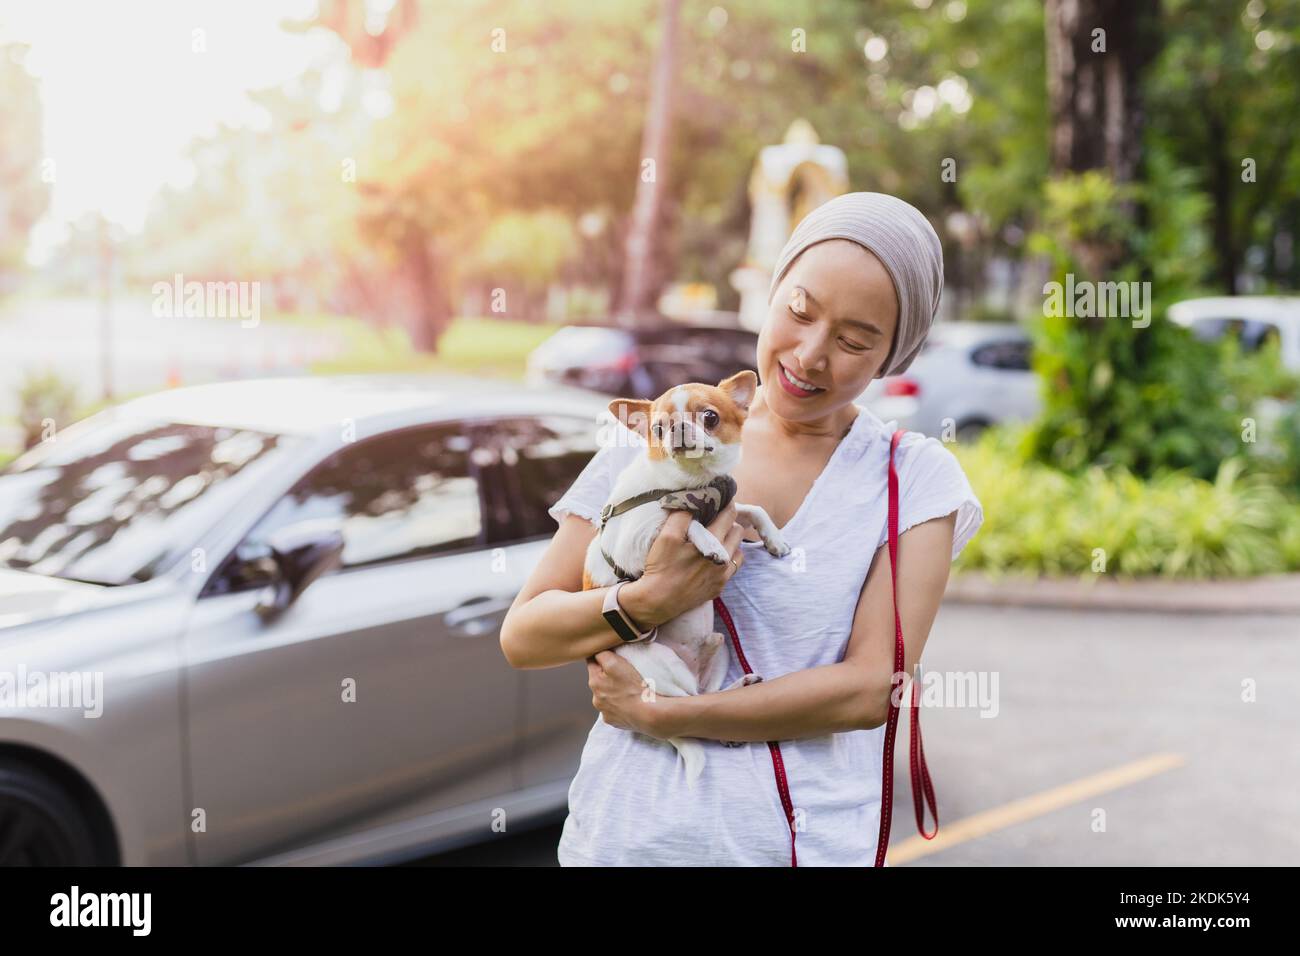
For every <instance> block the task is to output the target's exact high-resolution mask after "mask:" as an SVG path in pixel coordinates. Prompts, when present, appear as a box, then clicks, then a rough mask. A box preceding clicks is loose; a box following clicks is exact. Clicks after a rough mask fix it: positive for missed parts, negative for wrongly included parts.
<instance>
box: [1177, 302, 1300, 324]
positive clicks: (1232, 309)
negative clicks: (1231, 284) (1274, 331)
mask: <svg viewBox="0 0 1300 956" xmlns="http://www.w3.org/2000/svg"><path fill="white" fill-rule="evenodd" d="M1169 318H1170V319H1172V320H1173V321H1175V322H1178V323H1179V324H1182V325H1186V324H1187V323H1188V322H1196V321H1199V320H1201V319H1269V320H1271V321H1274V322H1279V323H1281V322H1285V323H1289V324H1300V296H1293V295H1216V296H1205V297H1204V298H1200V299H1184V300H1183V301H1182V302H1175V303H1174V304H1173V305H1171V306H1170V307H1169Z"/></svg>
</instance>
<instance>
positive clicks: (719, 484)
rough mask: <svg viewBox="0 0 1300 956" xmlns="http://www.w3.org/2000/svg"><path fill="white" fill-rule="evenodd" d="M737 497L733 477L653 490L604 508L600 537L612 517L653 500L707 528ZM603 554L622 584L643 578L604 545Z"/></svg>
mask: <svg viewBox="0 0 1300 956" xmlns="http://www.w3.org/2000/svg"><path fill="white" fill-rule="evenodd" d="M734 497H736V479H735V478H732V477H731V476H730V475H719V476H718V477H717V478H714V479H713V480H712V481H710V482H709V483H708V484H707V485H702V486H701V487H699V488H651V489H650V490H649V491H643V492H641V493H640V494H639V495H633V496H632V497H631V498H624V499H623V500H622V501H620V502H618V503H617V504H607V505H605V507H604V508H601V509H600V530H599V531H598V532H597V535H601V534H603V533H604V531H605V525H606V523H608V521H609V519H610V518H613V517H615V516H617V515H621V514H623V513H624V512H625V511H631V510H632V509H633V508H638V507H640V506H641V505H648V504H650V502H652V501H655V502H658V503H659V505H660V507H662V508H663V509H664V510H665V511H689V512H690V513H691V515H692V516H693V517H694V518H695V520H696V521H698V522H699V523H700V524H702V525H705V526H706V527H707V526H708V525H709V524H710V523H712V521H713V519H714V518H716V517H717V516H718V513H719V512H720V511H722V509H723V508H725V507H727V505H728V504H730V502H731V499H732V498H734ZM600 553H601V555H603V556H604V558H605V561H606V563H608V564H609V566H610V567H611V568H612V569H613V571H614V573H615V574H616V575H617V576H618V579H619V580H620V581H635V580H636V579H637V578H639V577H641V574H640V573H638V574H629V573H628V572H626V571H624V570H623V569H622V568H620V567H619V566H618V565H617V564H615V563H614V559H613V558H611V557H610V556H609V552H608V551H606V550H605V548H604V546H603V545H602V546H601V549H600ZM642 573H644V572H642Z"/></svg>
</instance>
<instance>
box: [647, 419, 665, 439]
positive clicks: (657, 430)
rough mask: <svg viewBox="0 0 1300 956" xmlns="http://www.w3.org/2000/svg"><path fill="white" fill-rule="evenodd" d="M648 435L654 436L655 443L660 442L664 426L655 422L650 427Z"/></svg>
mask: <svg viewBox="0 0 1300 956" xmlns="http://www.w3.org/2000/svg"><path fill="white" fill-rule="evenodd" d="M650 434H652V435H654V437H655V440H656V441H662V440H663V437H664V426H663V425H662V424H660V423H659V422H655V423H654V424H653V425H652V426H651V427H650Z"/></svg>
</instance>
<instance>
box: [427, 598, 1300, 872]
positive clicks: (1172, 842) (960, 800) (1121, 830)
mask: <svg viewBox="0 0 1300 956" xmlns="http://www.w3.org/2000/svg"><path fill="white" fill-rule="evenodd" d="M925 657H926V667H927V668H928V669H929V671H930V672H931V673H932V674H933V673H941V674H944V675H957V674H964V673H972V674H974V675H976V679H978V675H979V673H980V672H984V674H985V685H984V686H985V688H986V689H987V690H989V691H990V692H991V691H992V688H993V687H994V684H993V682H992V677H993V675H994V674H996V675H997V684H996V691H997V692H996V695H995V696H994V695H991V694H990V696H988V697H986V698H984V699H981V700H968V701H967V705H966V706H962V707H958V706H952V704H953V703H954V702H956V701H957V698H956V697H954V696H949V697H948V698H947V700H945V701H943V703H945V704H947V705H948V706H934V707H925V706H923V708H922V718H921V725H922V727H923V730H924V736H923V741H924V746H925V754H926V759H927V763H928V765H929V768H930V772H931V776H932V779H933V783H934V787H935V790H936V792H937V796H938V805H939V821H940V832H939V836H938V838H936V839H935V840H934V841H926V840H923V839H921V838H920V837H919V836H918V835H917V833H916V824H915V816H914V811H913V807H912V794H911V787H910V785H909V779H908V777H909V772H908V752H907V738H908V724H907V717H906V713H905V714H904V717H903V719H902V720H901V721H900V722H899V725H898V731H897V741H896V745H895V746H896V758H895V769H894V774H895V780H896V787H895V797H894V817H893V833H892V837H891V841H890V865H891V866H900V865H901V866H1052V865H1083V866H1095V865H1114V866H1131V867H1140V866H1153V865H1169V866H1189V865H1212V866H1284V865H1292V866H1294V865H1296V864H1298V863H1300V798H1297V796H1296V794H1297V792H1300V744H1297V742H1296V731H1297V729H1300V694H1298V693H1297V691H1298V690H1300V617H1285V616H1275V615H1258V616H1246V617H1230V616H1222V615H1212V614H1141V613H1127V612H1073V611H1057V610H1044V609H1026V608H1003V607H984V606H973V605H958V604H945V605H944V606H943V608H942V609H941V611H940V613H939V617H938V619H937V621H936V623H935V630H934V632H933V635H932V637H931V640H930V642H929V644H928V646H927V648H926V654H925ZM934 679H935V678H934V677H929V678H926V677H924V676H923V678H922V681H923V685H922V686H929V685H926V684H925V683H924V682H925V681H927V680H934ZM967 686H968V687H971V686H973V687H978V684H977V683H976V684H968V685H967ZM1248 692H1251V693H1253V696H1254V700H1253V701H1252V700H1247V699H1244V697H1245V696H1248ZM993 701H996V712H994V710H993V708H992V707H990V706H988V705H989V704H990V703H991V702H993ZM981 711H984V712H987V713H990V714H992V716H988V717H984V716H981ZM791 786H792V788H797V786H798V782H797V781H793V780H792V781H791ZM776 825H780V822H779V821H778V822H777V824H776ZM927 826H932V823H931V821H929V819H928V818H927ZM559 835H560V826H559V824H558V823H557V824H554V825H551V826H548V827H543V828H541V829H538V830H534V831H531V832H529V833H525V834H511V835H509V836H505V835H503V836H502V837H501V839H500V840H499V841H494V842H492V843H491V844H487V845H483V846H479V847H471V848H466V849H462V850H458V851H455V852H454V853H447V854H442V855H439V856H432V857H426V858H424V859H422V860H420V861H417V863H416V865H435V866H437V865H457V866H467V865H468V866H511V865H513V866H553V865H555V857H554V854H555V846H556V843H557V841H558V839H559Z"/></svg>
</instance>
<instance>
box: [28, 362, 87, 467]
mask: <svg viewBox="0 0 1300 956" xmlns="http://www.w3.org/2000/svg"><path fill="white" fill-rule="evenodd" d="M76 409H77V388H76V386H75V385H73V384H72V383H71V382H69V381H67V380H66V379H64V378H61V377H60V376H59V375H58V374H57V373H56V372H54V371H45V372H28V373H27V374H26V376H25V377H24V378H23V381H22V383H21V384H20V385H19V386H18V423H19V424H20V425H21V426H22V429H23V442H24V444H23V447H24V448H31V447H33V446H34V445H36V444H37V443H39V442H40V441H41V439H42V438H44V437H45V434H46V429H47V427H52V428H54V429H59V428H66V427H67V426H68V425H71V424H72V423H73V421H74V420H75V419H74V416H75V414H76Z"/></svg>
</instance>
